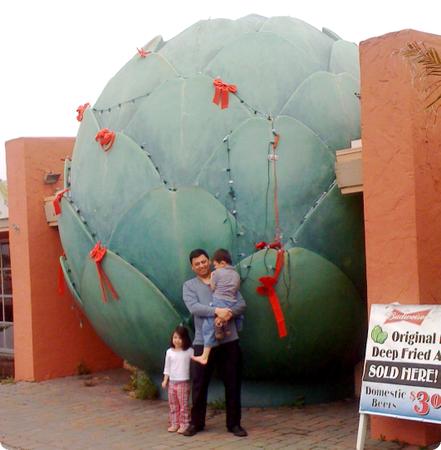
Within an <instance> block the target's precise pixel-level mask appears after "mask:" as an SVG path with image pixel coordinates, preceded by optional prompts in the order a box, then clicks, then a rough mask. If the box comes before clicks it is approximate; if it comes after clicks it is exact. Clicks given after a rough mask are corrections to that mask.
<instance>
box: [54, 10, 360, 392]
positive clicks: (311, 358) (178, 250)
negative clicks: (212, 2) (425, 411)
mask: <svg viewBox="0 0 441 450" xmlns="http://www.w3.org/2000/svg"><path fill="white" fill-rule="evenodd" d="M133 48H134V49H135V48H136V43H135V44H134V47H133ZM133 53H134V55H133V57H132V58H131V59H130V61H128V63H127V64H126V65H125V66H124V67H123V68H122V69H121V70H120V71H119V72H118V73H117V74H115V76H114V77H113V78H112V79H111V80H110V81H109V83H108V84H107V86H106V87H105V88H104V90H103V92H102V93H101V95H100V96H99V98H98V100H97V101H96V103H95V104H94V105H89V106H87V104H85V105H84V106H83V107H82V108H79V109H81V114H80V111H79V118H78V120H80V119H81V125H80V129H79V132H78V136H77V139H76V143H75V148H74V152H73V156H72V161H67V162H66V171H65V183H66V186H65V188H66V189H67V190H68V191H66V193H65V194H64V196H62V198H61V199H60V206H61V214H60V215H59V220H58V224H59V231H60V236H61V241H62V244H63V249H64V252H65V257H63V258H62V259H61V264H62V268H63V270H64V275H65V278H66V282H67V284H68V286H69V288H70V290H71V292H72V294H73V296H74V297H75V299H76V301H77V303H78V305H79V307H80V308H81V309H82V310H83V311H84V313H85V314H86V315H87V317H88V319H89V320H90V322H91V323H92V325H93V327H94V329H95V330H96V332H97V333H98V334H99V335H100V336H101V337H102V338H103V340H104V341H105V342H106V343H107V344H108V345H109V346H110V347H111V348H112V349H113V350H114V351H115V352H116V353H117V354H118V355H120V356H122V357H123V358H125V359H126V360H128V361H129V362H130V363H131V364H133V365H135V366H137V367H140V368H142V369H144V370H147V371H148V372H149V374H153V375H155V374H161V373H162V366H163V355H164V352H165V350H166V348H167V347H168V345H169V337H170V333H171V331H172V330H173V329H174V327H175V326H176V325H178V324H179V323H181V322H184V323H187V324H191V321H190V314H189V312H188V310H187V308H186V307H185V305H184V303H183V301H182V284H183V283H184V281H185V280H187V279H189V278H190V277H192V276H194V274H193V273H192V271H191V267H190V264H189V261H188V254H189V252H190V251H191V250H193V249H195V248H204V249H206V250H207V252H208V253H209V254H212V253H213V251H214V250H215V249H216V248H219V247H223V248H227V249H228V250H230V252H231V254H232V256H233V260H234V264H235V265H236V269H237V270H238V271H239V272H240V275H241V278H242V284H241V293H242V295H243V297H244V298H245V300H246V302H247V312H246V317H245V321H246V322H245V324H244V329H243V332H242V334H241V346H242V348H243V351H244V354H245V355H246V364H245V367H244V379H245V380H246V381H248V380H250V381H253V382H254V381H257V382H261V381H263V380H265V381H273V380H277V383H280V382H281V381H286V382H287V383H292V384H294V383H297V382H300V380H310V379H313V378H314V377H317V379H319V378H320V376H321V374H322V373H323V370H324V368H326V367H331V366H332V367H334V366H335V362H336V361H339V367H342V368H344V369H345V370H346V369H347V370H352V366H353V364H354V362H356V361H357V360H358V358H359V355H360V349H361V346H362V342H363V338H362V327H360V324H361V323H363V321H364V315H365V314H364V310H365V307H364V304H363V299H362V295H363V292H364V291H365V276H364V247H363V245H364V244H363V243H364V237H363V220H362V215H363V207H362V203H361V197H357V196H343V195H341V193H340V189H339V188H338V186H337V184H336V181H335V170H334V164H335V152H336V150H339V149H344V148H348V147H350V145H351V141H352V140H355V139H359V138H360V120H359V117H360V104H359V100H358V98H357V96H356V95H355V93H356V92H358V91H359V66H358V48H357V46H356V45H355V44H353V43H350V42H347V41H344V40H343V39H341V38H340V37H339V36H337V35H336V34H335V33H333V32H331V31H330V30H327V29H323V31H320V30H318V29H316V28H314V27H312V26H311V25H308V24H307V23H305V22H303V21H301V20H298V19H294V18H291V17H272V18H266V17H261V16H255V15H252V16H247V17H243V18H241V19H238V20H226V19H215V20H206V21H201V22H198V23H196V24H195V25H193V26H191V27H190V28H188V29H187V30H185V31H183V32H182V33H180V34H179V35H177V36H176V37H174V38H172V39H170V40H169V41H164V40H163V39H162V38H161V37H159V36H158V37H157V38H154V39H153V40H151V41H150V42H149V43H148V44H146V45H145V46H144V47H143V48H142V49H140V50H139V52H138V53H136V52H135V51H134V52H133ZM220 80H222V81H223V83H221V81H220ZM216 89H221V93H222V95H221V96H220V97H219V96H217V94H216V93H217V90H216ZM222 89H223V90H222ZM216 99H217V100H218V101H215V100H216ZM84 100H87V99H84ZM98 141H99V142H98ZM275 168H276V169H277V173H276V172H275ZM276 212H277V214H276ZM279 217H280V220H279ZM276 218H277V220H276ZM275 228H278V229H279V237H280V241H281V242H280V244H281V246H282V247H283V249H282V251H283V258H284V264H283V268H282V270H281V271H280V277H279V281H278V283H277V284H275V285H274V286H271V289H273V287H274V289H273V290H274V291H275V293H276V294H277V296H278V299H279V300H280V308H281V310H282V312H283V316H284V320H285V323H286V328H287V336H286V337H285V338H284V339H280V338H279V334H278V329H277V323H276V320H275V316H274V313H273V310H272V306H271V303H270V301H269V299H268V298H267V297H266V296H262V295H259V294H258V293H257V292H256V289H257V288H258V287H259V285H260V282H259V279H260V278H261V277H265V276H269V277H272V276H273V275H274V272H275V266H276V262H277V261H276V257H277V251H276V250H274V249H273V248H269V246H263V248H262V249H259V247H258V246H257V244H258V243H262V242H263V241H265V242H271V240H272V239H273V237H274V230H275ZM265 242H264V243H265ZM98 243H99V245H98ZM92 249H93V250H94V251H93V252H92V255H91V250H92ZM91 258H92V259H91ZM337 323H338V326H336V324H337ZM189 326H190V325H189ZM342 370H343V369H342Z"/></svg>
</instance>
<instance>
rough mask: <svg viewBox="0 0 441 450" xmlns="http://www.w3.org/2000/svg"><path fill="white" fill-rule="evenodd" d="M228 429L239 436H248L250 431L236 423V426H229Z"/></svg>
mask: <svg viewBox="0 0 441 450" xmlns="http://www.w3.org/2000/svg"><path fill="white" fill-rule="evenodd" d="M228 431H229V432H230V433H233V434H234V436H237V437H245V436H248V433H247V432H246V431H245V430H244V429H243V428H242V427H241V426H240V425H234V427H232V428H228Z"/></svg>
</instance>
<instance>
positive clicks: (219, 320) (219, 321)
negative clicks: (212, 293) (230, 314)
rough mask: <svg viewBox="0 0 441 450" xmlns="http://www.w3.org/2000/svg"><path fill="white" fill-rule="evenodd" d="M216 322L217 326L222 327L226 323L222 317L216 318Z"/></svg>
mask: <svg viewBox="0 0 441 450" xmlns="http://www.w3.org/2000/svg"><path fill="white" fill-rule="evenodd" d="M214 324H215V325H216V326H217V327H221V326H222V325H223V324H224V321H223V320H222V319H221V318H219V317H216V319H214Z"/></svg>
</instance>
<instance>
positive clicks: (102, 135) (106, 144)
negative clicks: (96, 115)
mask: <svg viewBox="0 0 441 450" xmlns="http://www.w3.org/2000/svg"><path fill="white" fill-rule="evenodd" d="M95 141H97V142H99V144H100V145H101V147H102V148H103V150H104V151H105V152H107V150H110V148H111V147H112V145H113V143H114V142H115V132H114V131H111V130H109V129H108V128H103V129H102V130H100V131H98V133H97V134H96V136H95Z"/></svg>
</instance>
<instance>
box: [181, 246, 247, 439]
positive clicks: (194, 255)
mask: <svg viewBox="0 0 441 450" xmlns="http://www.w3.org/2000/svg"><path fill="white" fill-rule="evenodd" d="M189 258H190V264H191V268H192V270H193V272H194V273H195V274H196V277H195V278H192V279H191V280H188V281H186V282H185V283H184V287H183V299H184V302H185V305H186V306H187V308H188V310H189V311H190V313H191V314H193V317H194V328H195V337H194V341H193V348H194V354H195V355H196V356H199V355H201V354H202V351H203V348H204V340H203V337H202V322H203V318H204V317H210V316H214V315H216V316H218V317H220V318H221V319H223V320H226V321H229V323H228V327H229V330H228V331H229V334H228V335H227V336H226V337H225V338H224V340H223V341H222V343H221V344H220V345H219V346H217V347H214V348H213V349H212V351H211V353H210V356H209V358H208V363H207V364H206V365H202V364H199V363H197V362H194V361H192V362H191V366H190V371H191V376H192V380H193V386H192V399H193V405H192V408H191V420H190V426H189V427H188V429H187V430H186V431H185V432H184V433H183V434H184V436H194V435H195V434H196V433H197V432H199V431H201V430H203V429H204V426H205V414H206V411H207V394H208V385H209V383H210V379H211V376H212V374H213V371H214V368H215V367H217V368H218V371H219V374H220V376H221V378H222V381H223V383H224V386H225V404H226V409H227V429H228V431H229V432H230V433H233V434H234V435H235V436H240V437H243V436H247V432H246V431H245V430H244V429H243V428H242V427H241V426H240V419H241V402H240V389H241V377H242V352H241V350H240V346H239V337H238V335H237V329H236V324H235V321H234V320H230V319H231V318H232V317H236V316H240V315H241V314H243V313H244V311H245V308H246V305H245V302H244V300H243V298H242V296H241V295H240V293H239V294H238V295H239V297H238V300H237V302H236V304H235V306H234V307H232V308H231V309H229V308H215V307H213V306H210V303H211V301H212V292H211V289H210V260H209V258H208V254H207V252H206V251H205V250H202V249H196V250H193V251H192V252H191V253H190V256H189Z"/></svg>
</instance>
